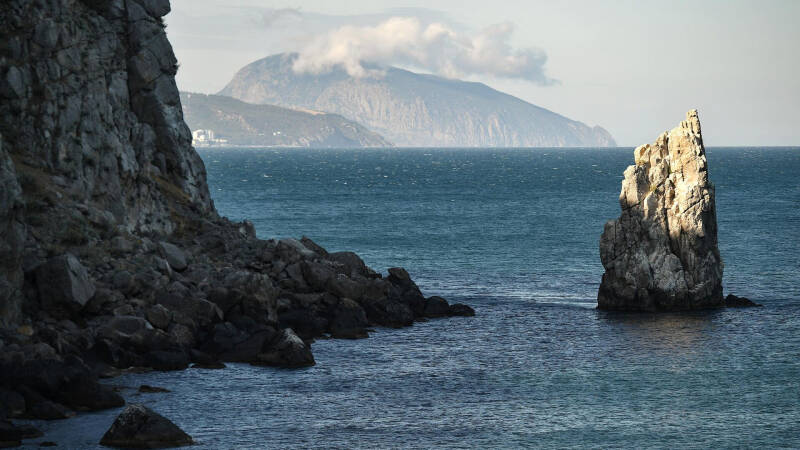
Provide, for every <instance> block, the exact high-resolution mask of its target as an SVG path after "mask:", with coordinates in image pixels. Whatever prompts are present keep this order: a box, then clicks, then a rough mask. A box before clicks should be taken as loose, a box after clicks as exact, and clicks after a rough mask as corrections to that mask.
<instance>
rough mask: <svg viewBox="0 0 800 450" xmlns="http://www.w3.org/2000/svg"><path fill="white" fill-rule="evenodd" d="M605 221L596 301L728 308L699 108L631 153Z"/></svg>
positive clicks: (618, 305) (654, 307)
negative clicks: (612, 214)
mask: <svg viewBox="0 0 800 450" xmlns="http://www.w3.org/2000/svg"><path fill="white" fill-rule="evenodd" d="M634 158H635V163H636V164H635V165H633V166H629V167H628V168H627V169H626V170H625V179H624V180H623V181H622V192H621V193H620V197H619V201H620V206H621V208H622V214H621V215H620V217H619V218H618V219H616V220H612V221H609V222H608V223H606V225H605V229H604V231H603V235H602V236H601V238H600V259H601V260H602V262H603V266H604V267H605V273H604V274H603V280H602V283H601V284H600V289H599V292H598V294H597V307H598V308H600V309H608V310H630V311H670V310H688V309H703V308H715V307H720V306H723V297H722V269H723V263H722V259H721V257H720V254H719V249H718V247H717V218H716V207H715V204H714V186H713V184H712V183H711V182H710V181H709V179H708V163H707V161H706V155H705V148H704V147H703V138H702V135H701V133H700V120H699V118H698V115H697V111H696V110H691V111H689V112H688V113H687V114H686V120H684V121H682V122H681V123H680V125H678V126H677V127H675V128H674V129H672V131H669V132H665V133H663V134H662V135H661V136H659V137H658V139H657V140H656V142H654V143H653V144H647V145H642V146H640V147H638V148H637V149H636V150H635V151H634Z"/></svg>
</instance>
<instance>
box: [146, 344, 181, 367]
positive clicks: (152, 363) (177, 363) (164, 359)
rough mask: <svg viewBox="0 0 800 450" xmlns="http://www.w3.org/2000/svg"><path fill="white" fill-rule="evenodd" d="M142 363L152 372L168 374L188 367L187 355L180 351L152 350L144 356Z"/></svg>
mask: <svg viewBox="0 0 800 450" xmlns="http://www.w3.org/2000/svg"><path fill="white" fill-rule="evenodd" d="M144 363H145V365H146V366H148V367H152V368H153V369H154V370H160V371H163V372H168V371H172V370H183V369H185V368H187V367H189V363H190V360H189V355H187V354H186V352H184V351H182V350H177V349H171V350H152V351H150V352H147V353H146V354H145V355H144Z"/></svg>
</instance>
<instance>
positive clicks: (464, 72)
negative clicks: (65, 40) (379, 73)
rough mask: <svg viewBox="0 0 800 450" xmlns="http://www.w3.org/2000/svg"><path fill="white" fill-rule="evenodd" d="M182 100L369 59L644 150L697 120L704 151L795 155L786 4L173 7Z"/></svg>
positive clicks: (794, 88) (223, 3) (196, 3)
mask: <svg viewBox="0 0 800 450" xmlns="http://www.w3.org/2000/svg"><path fill="white" fill-rule="evenodd" d="M166 22H167V25H168V28H167V34H168V36H169V39H170V41H171V42H172V45H173V47H174V50H175V54H176V56H177V58H178V61H179V62H180V70H179V71H178V75H177V82H178V87H179V88H180V89H181V90H186V91H191V92H202V93H208V94H211V93H216V92H217V91H219V90H221V89H222V88H223V87H224V86H225V85H226V84H227V83H228V81H229V80H230V79H231V78H232V77H233V75H234V74H235V73H236V72H237V71H238V70H239V69H240V68H241V67H243V66H245V65H246V64H248V63H250V62H253V61H255V60H257V59H260V58H263V57H265V56H269V55H272V54H275V53H281V52H287V51H296V52H300V55H301V58H300V63H299V65H296V66H295V70H299V71H305V72H320V71H325V70H329V69H330V67H332V66H341V67H344V68H346V69H347V70H348V71H349V72H350V73H351V74H354V75H356V76H363V72H362V70H367V69H365V67H364V66H363V65H362V64H361V62H362V61H363V62H373V61H366V60H367V59H369V60H374V62H379V63H381V64H388V65H395V66H399V67H403V68H407V69H411V70H415V71H419V72H427V73H435V74H438V75H441V76H447V77H452V78H461V79H466V80H470V81H479V82H483V83H486V84H487V85H489V86H491V87H493V88H495V89H498V90H500V91H503V92H506V93H509V94H511V95H514V96H517V97H519V98H521V99H523V100H526V101H528V102H530V103H533V104H535V105H538V106H541V107H544V108H547V109H550V110H551V111H554V112H556V113H559V114H562V115H564V116H567V117H569V118H571V119H575V120H580V121H582V122H584V123H587V124H589V125H600V126H602V127H604V128H605V129H607V130H608V131H609V132H610V133H611V134H612V135H613V136H614V137H615V138H616V140H617V143H618V144H619V145H620V146H636V145H640V144H644V143H649V142H652V141H654V140H655V138H656V137H657V136H658V134H660V133H661V132H663V131H666V130H668V129H671V128H672V127H674V126H676V125H677V123H678V122H679V121H680V120H682V119H683V118H684V115H685V113H686V111H687V110H689V109H693V108H696V109H698V110H699V113H700V119H701V122H702V124H703V137H704V140H705V144H706V145H707V146H775V145H795V146H796V145H800V26H798V24H800V1H796V0H761V1H744V0H705V1H699V0H694V1H685V0H671V1H663V0H658V1H656V0H616V1H611V0H607V1H602V0H562V1H549V0H548V1H540V0H524V1H493V2H489V1H485V0H483V1H470V0H436V1H431V0H427V1H422V0H406V1H394V0H337V1H330V0H308V1H285V0H275V1H272V0H261V1H256V0H239V1H234V0H172V12H171V13H170V14H169V15H168V16H167V17H166Z"/></svg>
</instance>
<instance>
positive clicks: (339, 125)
mask: <svg viewBox="0 0 800 450" xmlns="http://www.w3.org/2000/svg"><path fill="white" fill-rule="evenodd" d="M181 104H182V105H183V118H184V120H185V121H186V123H187V124H188V125H189V128H191V129H192V130H197V129H210V130H213V131H214V134H215V135H216V137H217V138H222V139H226V140H227V141H228V144H230V145H263V146H286V147H391V146H392V144H391V143H390V142H389V141H387V140H386V139H384V138H383V137H382V136H380V135H378V134H375V133H373V132H372V131H369V130H368V129H366V128H364V127H363V126H361V125H359V124H357V123H355V122H352V121H350V120H347V119H345V118H344V117H342V116H340V115H338V114H328V113H321V112H316V111H299V110H296V109H289V108H283V107H280V106H271V105H253V104H249V103H245V102H242V101H239V100H236V99H234V98H230V97H224V96H221V95H204V94H193V93H188V92H181Z"/></svg>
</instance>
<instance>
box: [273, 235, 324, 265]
mask: <svg viewBox="0 0 800 450" xmlns="http://www.w3.org/2000/svg"><path fill="white" fill-rule="evenodd" d="M315 245H316V244H315ZM275 250H276V251H277V252H278V255H280V256H281V259H283V260H284V261H288V262H294V261H296V260H298V259H312V258H315V257H316V256H317V254H316V253H315V252H314V251H313V250H310V249H309V248H308V247H306V246H305V245H303V243H302V242H300V241H298V240H297V239H292V238H285V239H281V240H279V241H278V245H277V247H276V249H275Z"/></svg>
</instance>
